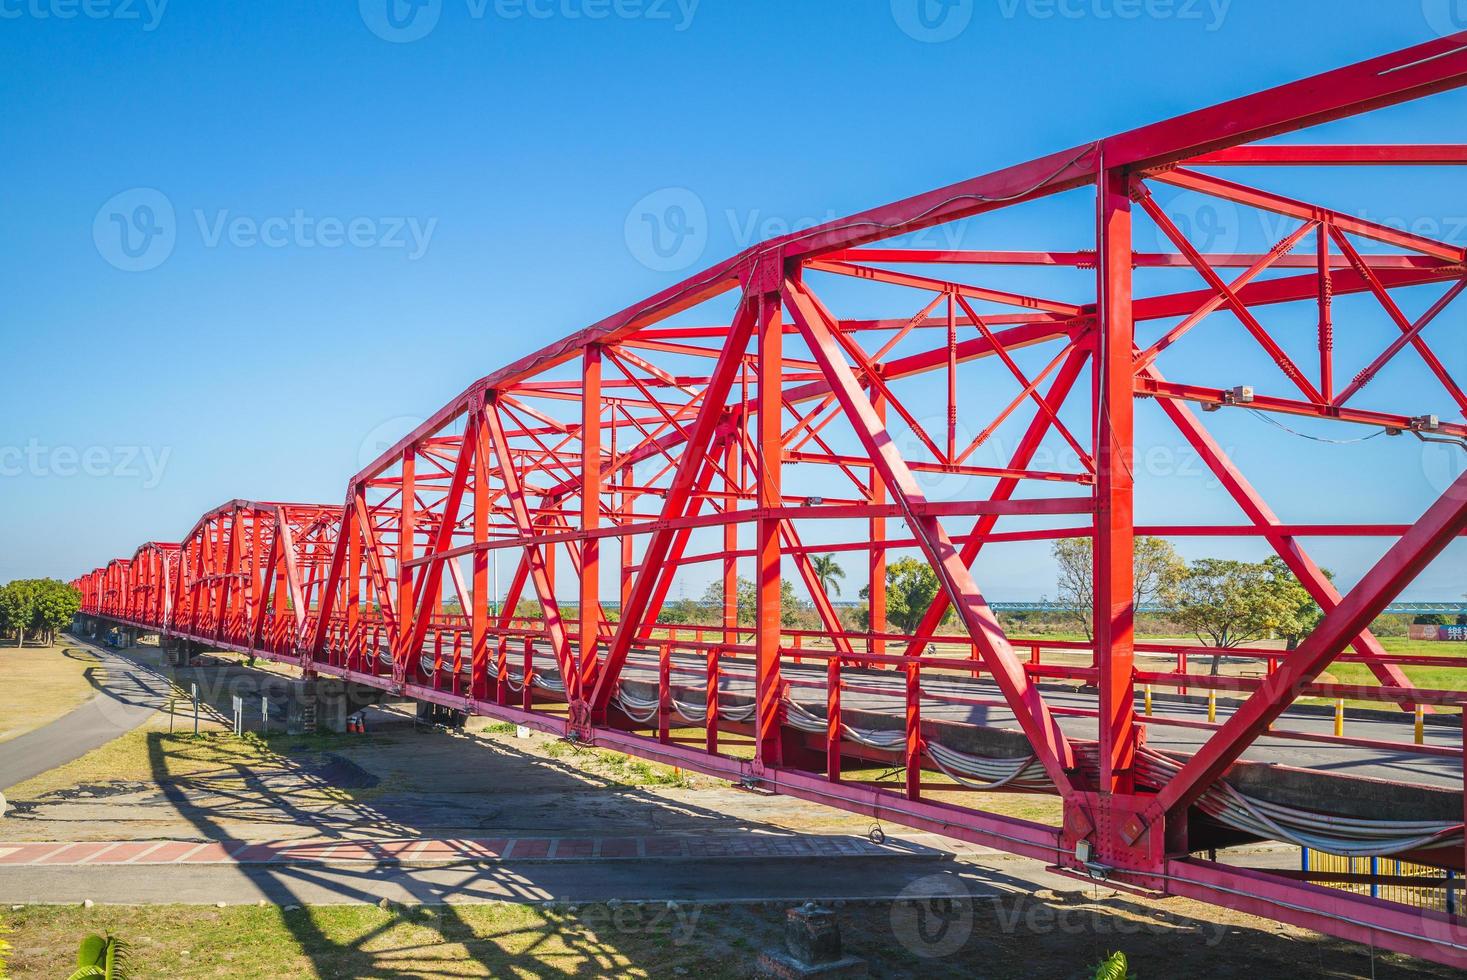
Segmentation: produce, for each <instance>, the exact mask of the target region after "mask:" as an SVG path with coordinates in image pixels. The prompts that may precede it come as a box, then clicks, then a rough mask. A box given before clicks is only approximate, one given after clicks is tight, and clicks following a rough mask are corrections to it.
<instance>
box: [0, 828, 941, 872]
mask: <svg viewBox="0 0 1467 980" xmlns="http://www.w3.org/2000/svg"><path fill="white" fill-rule="evenodd" d="M950 856H951V854H950V852H947V851H942V850H937V849H934V848H931V847H927V846H924V845H921V844H913V843H907V842H904V841H901V840H895V839H892V840H887V841H883V842H882V843H880V844H877V843H875V842H873V841H871V840H868V839H867V838H864V837H853V836H851V835H849V834H834V835H819V834H799V835H793V834H790V835H776V834H753V833H742V834H699V835H697V836H693V835H672V834H662V835H655V836H646V837H500V838H484V839H477V838H475V839H466V838H454V839H446V840H444V839H432V838H426V839H425V838H422V837H403V838H396V839H355V840H345V841H344V840H341V839H340V838H336V839H329V838H328V839H323V840H311V841H273V842H267V843H251V842H249V841H218V842H201V841H179V840H163V841H86V842H78V843H66V842H59V841H26V842H22V843H14V844H5V843H0V867H3V868H5V869H6V875H7V877H8V876H9V874H10V870H11V869H12V868H16V867H35V866H41V867H63V866H65V867H75V866H78V865H86V866H88V867H98V866H108V867H115V866H118V865H131V866H139V865H175V864H186V865H190V866H196V865H211V864H226V865H244V864H290V865H303V864H310V865H336V864H363V863H366V864H375V865H390V864H455V863H463V862H474V863H480V864H483V863H503V862H520V861H535V862H546V861H644V860H667V861H721V860H760V859H765V858H785V859H796V860H798V859H802V858H867V859H875V858H926V859H928V860H935V859H938V858H943V857H950Z"/></svg>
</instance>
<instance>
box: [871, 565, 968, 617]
mask: <svg viewBox="0 0 1467 980" xmlns="http://www.w3.org/2000/svg"><path fill="white" fill-rule="evenodd" d="M939 588H940V586H939V585H938V582H937V573H936V572H934V571H933V570H932V566H931V565H929V564H927V562H926V561H924V560H922V559H920V558H899V559H897V560H896V561H894V562H888V563H887V566H886V621H887V623H888V624H889V625H890V626H892V627H893V628H895V629H896V630H897V631H899V632H902V633H913V632H916V630H917V627H918V626H920V625H921V624H922V617H923V616H925V615H927V610H928V608H929V607H930V606H931V605H932V600H933V599H935V598H936V597H937V590H938V589H939ZM861 598H862V599H867V600H869V599H870V598H871V589H870V587H869V586H868V587H865V588H862V589H861ZM865 615H866V621H867V623H869V622H870V613H869V612H867V613H866V614H865ZM954 618H955V614H954V611H953V609H952V606H951V605H949V606H948V610H947V612H946V613H945V614H944V615H943V617H942V623H943V624H944V625H945V624H947V623H950V622H952V621H953V619H954ZM863 628H864V624H863Z"/></svg>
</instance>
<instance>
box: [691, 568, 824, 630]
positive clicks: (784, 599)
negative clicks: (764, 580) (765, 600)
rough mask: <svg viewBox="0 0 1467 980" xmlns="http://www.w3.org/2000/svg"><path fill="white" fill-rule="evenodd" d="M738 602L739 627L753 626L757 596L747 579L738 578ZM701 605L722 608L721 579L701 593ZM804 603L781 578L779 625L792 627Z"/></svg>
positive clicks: (791, 586)
mask: <svg viewBox="0 0 1467 980" xmlns="http://www.w3.org/2000/svg"><path fill="white" fill-rule="evenodd" d="M735 595H737V596H738V601H739V625H740V626H753V625H754V615H755V613H756V612H757V611H758V608H759V596H758V593H757V591H756V590H755V588H754V583H753V582H752V581H750V580H749V579H746V578H744V577H743V576H742V575H741V576H739V580H738V589H737V591H736V592H735ZM701 605H703V606H704V607H712V608H714V609H722V608H723V579H721V578H720V579H714V580H713V581H712V582H710V583H709V584H708V588H707V589H705V590H704V592H703V600H702V602H701ZM804 608H805V603H803V602H801V601H800V600H799V598H798V597H797V596H796V595H795V587H794V586H793V585H792V584H790V580H789V579H787V578H782V579H780V580H779V624H780V625H781V626H794V625H795V621H796V619H797V618H798V616H799V613H800V611H801V610H803V609H804Z"/></svg>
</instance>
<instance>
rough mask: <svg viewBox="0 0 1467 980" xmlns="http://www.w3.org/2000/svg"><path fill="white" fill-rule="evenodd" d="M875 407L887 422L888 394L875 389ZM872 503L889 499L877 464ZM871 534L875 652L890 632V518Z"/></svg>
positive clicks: (869, 592) (874, 525)
mask: <svg viewBox="0 0 1467 980" xmlns="http://www.w3.org/2000/svg"><path fill="white" fill-rule="evenodd" d="M871 408H872V409H873V410H874V411H875V412H876V419H877V421H878V422H880V423H881V424H882V426H885V425H886V398H885V397H884V396H883V395H881V394H880V393H878V392H877V391H875V390H874V389H873V390H872V392H871ZM871 503H873V504H876V505H878V506H879V505H881V504H884V503H886V481H885V480H883V479H882V478H881V473H880V472H878V471H877V469H876V468H875V467H874V466H873V467H872V468H871ZM867 535H868V537H870V539H871V551H870V552H869V553H868V558H869V562H868V568H869V569H870V573H871V581H870V585H869V586H868V587H867V589H866V609H867V613H868V615H867V619H866V621H867V627H868V629H869V630H870V632H871V634H872V636H871V640H870V643H869V644H868V646H869V649H870V651H871V652H872V653H875V654H884V653H886V639H885V638H884V637H882V636H880V635H879V634H882V633H885V632H886V518H884V517H873V518H871V523H870V525H869V527H868V531H867Z"/></svg>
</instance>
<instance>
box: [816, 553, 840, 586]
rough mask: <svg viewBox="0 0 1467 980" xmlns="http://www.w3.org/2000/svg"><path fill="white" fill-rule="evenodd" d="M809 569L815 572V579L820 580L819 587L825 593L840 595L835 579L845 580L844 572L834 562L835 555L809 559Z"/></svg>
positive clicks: (817, 556)
mask: <svg viewBox="0 0 1467 980" xmlns="http://www.w3.org/2000/svg"><path fill="white" fill-rule="evenodd" d="M810 567H811V568H812V569H813V570H814V572H815V577H816V578H817V579H819V580H820V587H821V588H822V589H824V590H825V591H826V592H827V593H834V594H835V595H840V586H839V585H837V584H836V581H835V580H836V579H838V578H845V577H846V570H845V569H844V568H841V567H840V565H839V564H838V563H837V562H836V560H835V555H816V556H814V557H813V558H811V559H810Z"/></svg>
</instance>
